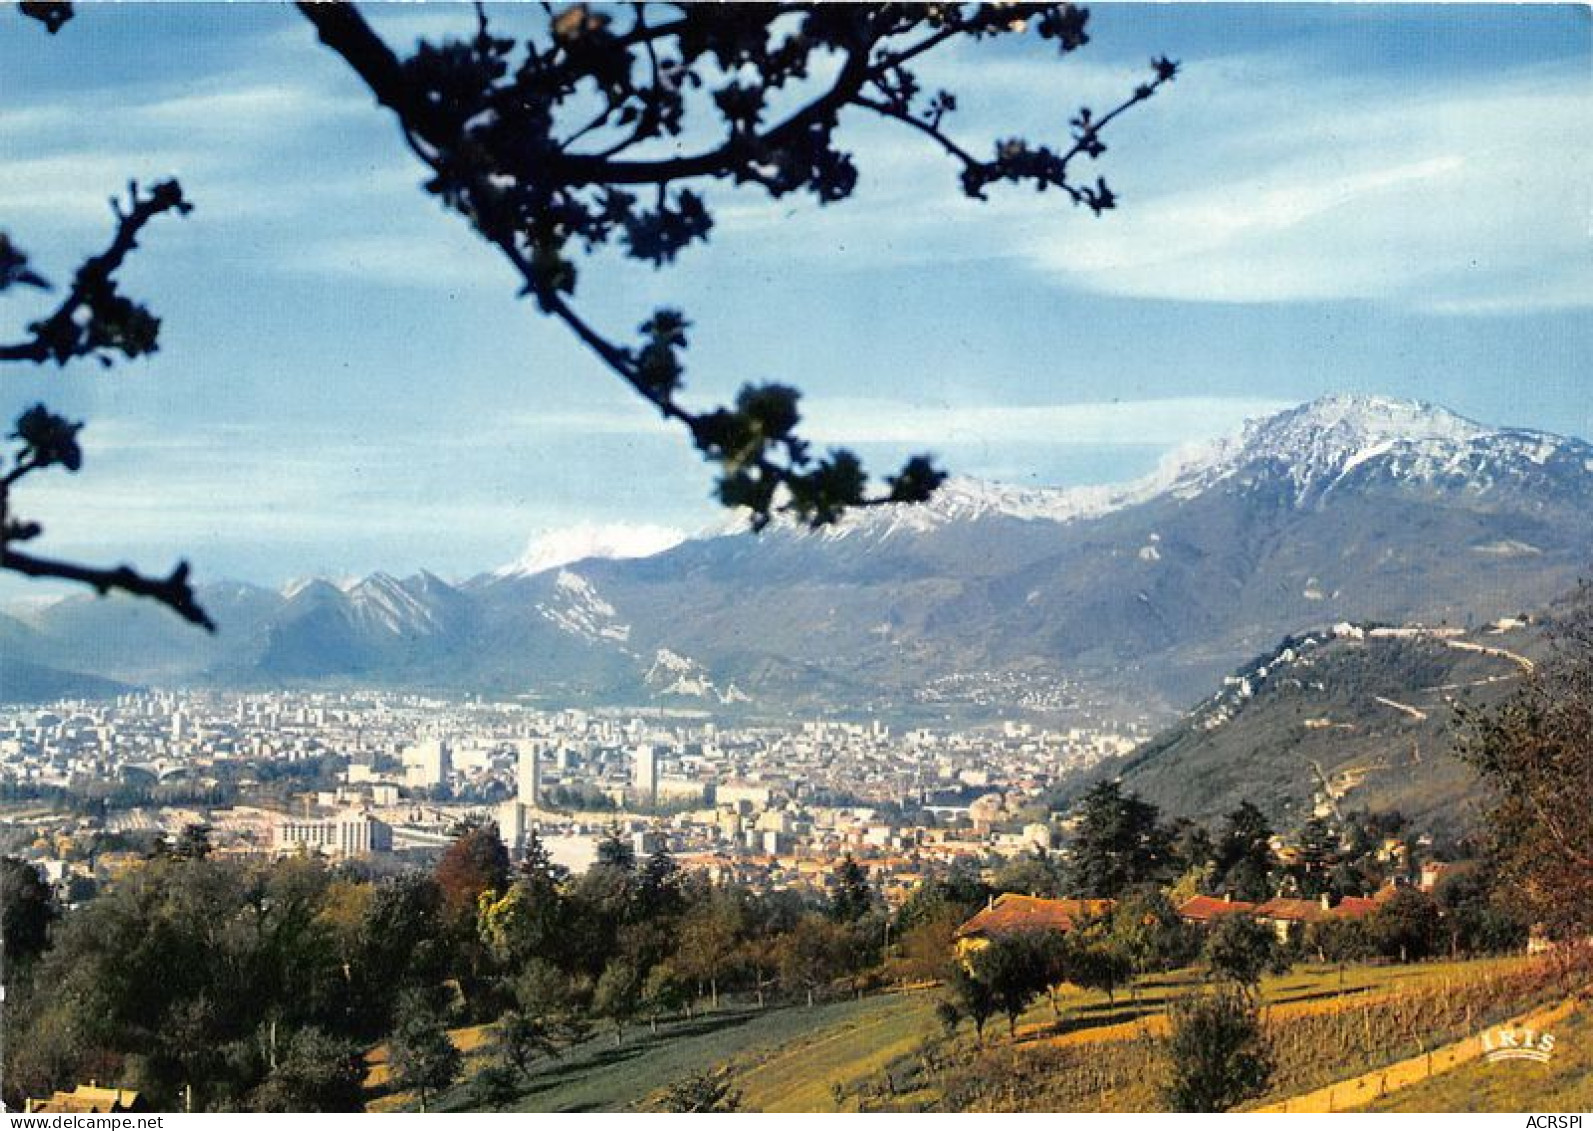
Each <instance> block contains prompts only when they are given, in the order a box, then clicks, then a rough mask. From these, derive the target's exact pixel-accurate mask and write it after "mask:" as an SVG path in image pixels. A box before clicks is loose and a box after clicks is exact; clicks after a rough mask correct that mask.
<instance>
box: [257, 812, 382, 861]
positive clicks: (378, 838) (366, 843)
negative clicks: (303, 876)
mask: <svg viewBox="0 0 1593 1131" xmlns="http://www.w3.org/2000/svg"><path fill="white" fill-rule="evenodd" d="M272 847H274V848H275V849H276V851H277V852H279V853H284V854H286V853H293V852H297V851H299V850H300V849H301V848H302V849H308V850H310V851H311V852H319V853H320V854H322V855H323V856H333V857H338V858H340V859H342V858H347V857H350V856H369V855H370V854H371V853H373V852H391V851H392V850H393V828H392V826H391V825H389V824H388V823H387V822H385V821H382V820H378V819H377V818H376V817H375V816H373V815H371V814H370V813H367V812H365V811H364V810H359V809H351V810H349V811H348V812H346V813H339V814H338V815H337V816H335V817H322V818H293V817H283V818H281V819H280V820H279V821H278V822H277V824H276V828H275V830H274V831H273V835H272Z"/></svg>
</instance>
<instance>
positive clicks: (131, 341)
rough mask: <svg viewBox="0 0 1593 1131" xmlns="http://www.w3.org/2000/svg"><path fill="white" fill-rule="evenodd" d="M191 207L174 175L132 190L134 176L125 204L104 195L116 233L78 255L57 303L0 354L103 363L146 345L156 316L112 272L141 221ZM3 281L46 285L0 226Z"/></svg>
mask: <svg viewBox="0 0 1593 1131" xmlns="http://www.w3.org/2000/svg"><path fill="white" fill-rule="evenodd" d="M192 209H193V206H192V205H191V204H189V203H188V201H186V200H185V199H183V190H182V186H181V185H179V184H178V183H177V182H176V181H174V180H171V181H161V182H159V183H158V184H156V185H155V186H154V187H153V188H152V189H150V191H149V192H148V193H147V194H146V193H141V192H140V191H139V188H138V182H136V181H134V182H132V183H131V184H129V185H128V186H127V205H126V207H125V208H124V207H123V205H122V202H121V201H119V200H116V199H112V201H111V211H112V212H113V213H114V214H115V216H116V233H115V235H114V236H113V237H112V239H111V243H110V246H109V247H107V248H106V249H105V250H104V251H103V252H101V253H100V254H99V255H96V256H93V257H92V258H90V259H87V260H85V261H84V263H83V265H82V266H81V267H79V268H78V269H77V273H76V275H75V276H74V277H73V279H72V288H71V290H69V291H68V292H67V294H66V297H65V298H64V299H62V301H61V304H60V305H59V306H58V307H56V309H55V311H54V312H53V313H51V314H50V315H49V316H48V317H45V318H41V319H40V320H39V321H37V322H33V323H30V324H29V326H28V337H27V338H26V339H24V340H22V341H19V342H13V343H10V344H5V345H0V361H30V362H37V363H43V362H47V361H53V362H55V363H56V364H57V365H65V364H66V363H67V362H68V361H72V360H74V359H76V358H80V357H93V358H94V359H95V360H97V361H98V362H99V363H100V364H101V365H104V366H107V367H109V366H110V365H111V364H112V358H111V354H112V353H113V352H115V353H120V354H121V355H122V356H123V357H126V358H129V359H131V358H135V357H140V356H142V355H144V354H149V353H154V352H155V350H156V349H157V348H158V347H157V339H158V337H159V335H160V319H159V318H157V317H155V316H154V315H153V314H151V313H150V312H149V310H148V308H146V307H144V306H143V305H141V304H140V303H136V302H133V301H132V300H131V299H129V298H127V297H126V296H124V295H123V294H122V293H121V291H120V290H119V289H118V288H117V285H116V272H117V271H119V270H120V269H121V267H122V264H123V263H124V262H125V261H126V259H127V256H128V253H129V252H131V251H132V250H133V249H134V248H136V247H137V246H138V234H139V232H141V231H142V230H143V228H144V225H146V224H148V223H149V222H150V221H151V220H153V219H154V218H155V217H156V216H159V215H161V214H162V213H163V212H176V213H177V214H178V215H182V216H186V215H187V214H188V213H189V212H190V211H192ZM11 283H20V284H26V285H28V286H32V287H36V288H40V289H45V288H48V286H49V284H48V283H47V282H46V281H45V280H44V279H43V278H42V277H41V276H39V275H37V274H35V273H34V272H32V271H30V270H28V269H27V256H26V255H24V254H23V253H22V252H21V251H20V250H19V249H18V248H16V247H15V246H14V245H13V244H12V243H11V241H10V239H9V238H8V237H7V236H5V235H4V234H3V233H0V290H4V289H6V287H7V286H9V285H10V284H11Z"/></svg>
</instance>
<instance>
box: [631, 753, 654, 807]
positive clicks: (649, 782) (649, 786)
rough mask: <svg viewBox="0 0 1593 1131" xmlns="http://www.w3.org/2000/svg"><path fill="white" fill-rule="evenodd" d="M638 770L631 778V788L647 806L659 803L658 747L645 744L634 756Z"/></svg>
mask: <svg viewBox="0 0 1593 1131" xmlns="http://www.w3.org/2000/svg"><path fill="white" fill-rule="evenodd" d="M633 757H634V758H635V763H636V769H635V772H634V773H633V775H632V777H631V788H632V789H634V790H635V791H636V793H637V796H638V797H640V798H641V800H642V802H643V803H645V804H647V805H653V804H656V803H657V801H658V747H656V746H654V745H653V744H652V743H650V742H644V743H642V744H641V745H640V746H638V747H637V748H636V752H635V754H634V755H633Z"/></svg>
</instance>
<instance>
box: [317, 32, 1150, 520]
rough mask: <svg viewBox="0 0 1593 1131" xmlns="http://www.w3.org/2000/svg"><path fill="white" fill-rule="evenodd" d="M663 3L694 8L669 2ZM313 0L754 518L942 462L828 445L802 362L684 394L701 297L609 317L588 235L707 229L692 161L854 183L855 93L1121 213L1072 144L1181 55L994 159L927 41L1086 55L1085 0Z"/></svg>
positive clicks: (962, 158) (875, 498) (949, 145)
mask: <svg viewBox="0 0 1593 1131" xmlns="http://www.w3.org/2000/svg"><path fill="white" fill-rule="evenodd" d="M658 8H673V9H675V10H674V11H672V12H671V13H670V15H669V16H668V17H667V18H657V19H653V18H650V15H651V14H652V13H653V12H654V10H655V9H658ZM299 10H300V11H301V12H302V13H303V14H304V16H305V18H306V19H307V20H308V21H309V22H310V23H311V24H312V25H313V26H314V27H315V29H316V32H317V33H318V35H319V37H320V39H321V41H322V43H324V44H325V45H326V46H328V47H329V48H331V49H332V50H333V51H334V52H336V53H337V54H338V55H339V56H340V57H342V58H343V59H344V61H345V62H347V63H348V65H349V66H350V67H351V68H352V69H353V70H354V72H355V73H356V74H357V75H358V76H359V77H360V79H361V80H362V81H363V82H364V83H365V85H366V86H367V87H368V88H369V89H370V91H371V93H372V94H373V95H375V97H376V100H377V101H378V102H379V103H380V104H381V105H383V106H386V107H387V108H388V109H390V110H391V111H392V112H393V113H394V114H395V115H396V116H397V118H398V121H399V125H400V127H401V129H402V132H403V136H404V140H405V142H406V143H407V144H408V145H409V147H410V148H411V150H413V152H414V153H415V154H416V156H417V157H418V158H419V159H420V160H421V161H422V162H424V163H425V164H426V165H427V167H428V168H429V169H430V170H431V172H432V179H431V180H430V181H429V182H428V183H427V186H426V187H427V189H428V191H430V192H432V193H434V194H435V195H437V196H438V197H440V198H441V199H442V200H443V202H444V203H445V204H446V205H447V206H448V207H450V208H452V209H453V210H454V211H456V212H458V213H459V214H460V215H462V216H464V217H465V218H466V219H467V220H468V221H469V222H470V223H471V225H472V226H473V227H474V228H475V229H476V231H477V233H478V234H479V235H480V236H481V237H482V238H484V239H485V240H487V241H488V242H489V243H491V244H492V245H493V246H494V247H496V248H498V249H499V251H500V252H502V254H503V255H504V257H505V258H506V259H507V260H508V261H509V263H510V264H511V265H512V266H513V267H514V269H515V270H516V271H517V272H518V273H519V275H520V277H521V279H522V282H523V290H522V293H523V294H525V295H527V296H529V297H532V298H534V299H535V300H536V301H537V304H538V306H539V307H540V308H541V309H542V311H543V312H544V313H547V314H550V315H552V316H553V317H555V318H557V319H558V320H559V321H561V322H563V323H564V324H565V326H567V327H568V328H569V329H570V330H571V332H573V333H574V334H575V336H576V337H577V338H578V339H580V341H581V342H582V343H583V344H585V345H586V346H587V347H588V348H589V349H590V350H591V351H592V352H593V353H594V354H596V355H597V357H598V358H599V359H600V360H601V361H602V362H603V363H604V364H605V365H606V366H607V367H608V368H609V369H610V370H612V371H613V372H614V373H615V374H616V375H617V376H618V377H620V379H621V380H623V381H624V382H625V383H626V384H627V385H629V386H630V387H631V388H632V389H633V390H634V391H635V392H636V393H637V394H639V395H640V396H641V397H643V398H644V399H646V400H647V401H648V402H649V403H651V404H652V405H653V406H654V407H655V408H656V409H657V410H658V412H659V413H660V415H662V416H663V417H664V418H665V419H667V420H672V421H675V422H677V423H679V424H681V425H682V426H684V427H685V428H686V430H687V431H688V433H689V434H690V436H691V438H692V441H693V443H694V444H695V445H696V447H697V449H698V450H699V451H700V452H701V453H702V454H703V455H704V456H705V457H706V458H707V459H708V460H710V461H711V462H713V463H716V464H718V465H719V466H720V468H721V471H720V474H719V479H718V487H717V492H718V496H719V499H720V501H721V502H723V503H724V504H725V505H727V506H732V507H745V508H746V509H747V511H748V513H749V515H750V516H751V522H752V525H753V526H754V528H760V527H762V526H764V525H765V524H766V523H767V522H768V521H769V520H770V518H771V517H772V516H773V515H775V514H777V513H781V512H784V513H788V514H790V515H792V516H793V517H795V518H796V519H798V520H800V521H802V522H805V523H807V524H809V525H813V526H819V525H824V524H827V523H831V522H834V521H835V520H836V519H838V518H839V517H840V516H841V515H842V514H843V513H844V512H845V510H846V509H847V508H849V507H858V506H875V505H879V504H884V503H902V502H921V501H923V500H925V499H927V498H928V497H929V496H930V495H931V494H932V493H933V492H934V490H935V489H936V487H938V486H939V485H940V483H941V482H942V481H943V480H944V478H945V474H944V473H943V472H942V471H940V470H939V469H938V468H937V467H936V466H935V465H934V463H933V462H932V460H931V459H930V458H929V457H927V456H915V457H913V458H912V459H911V460H909V461H908V462H907V463H906V464H905V465H904V466H903V467H902V469H901V470H900V471H899V472H898V473H897V474H896V475H894V476H891V477H888V478H887V479H886V481H885V484H884V490H882V491H881V490H876V491H873V492H870V490H869V487H868V476H867V475H866V474H865V472H864V470H863V467H862V464H861V462H860V461H859V460H858V458H857V457H856V456H855V455H854V454H852V453H851V452H849V451H845V450H834V451H831V452H829V453H827V454H825V455H823V456H818V455H816V454H815V453H814V452H813V450H812V448H811V446H810V445H809V443H808V442H807V441H806V440H804V439H802V438H801V437H800V435H799V434H798V431H797V426H798V425H799V423H800V422H801V414H800V412H799V410H798V407H797V404H798V400H799V397H800V394H799V393H798V391H797V390H796V389H794V388H791V387H790V386H788V385H783V384H774V383H769V384H761V385H757V384H749V385H746V386H744V387H743V388H742V389H741V391H740V393H738V394H737V396H736V398H735V400H734V402H733V403H732V404H731V405H728V406H723V407H720V408H715V409H711V410H693V409H690V408H687V407H686V406H685V405H683V404H682V403H681V401H680V400H679V399H678V395H679V393H680V392H681V390H682V388H683V386H684V376H685V368H684V364H683V361H682V354H683V352H684V351H685V349H686V346H687V331H688V329H689V327H690V323H689V322H688V321H687V319H686V317H685V315H684V314H683V313H681V312H680V311H678V310H673V309H660V310H656V311H654V313H653V315H652V317H650V318H649V319H647V320H646V321H645V322H643V323H642V324H641V326H640V327H639V330H638V334H639V341H638V342H637V343H636V344H634V345H626V344H623V343H622V342H620V341H618V340H616V339H614V338H613V337H611V336H609V335H606V334H604V333H603V332H601V331H599V330H598V329H597V328H595V327H594V326H593V325H592V324H591V323H590V322H589V321H587V320H586V319H585V318H584V317H582V316H581V315H580V314H579V313H578V311H577V310H576V308H575V306H574V304H573V301H572V300H573V296H574V294H575V288H576V280H577V275H578V271H577V267H576V263H575V256H576V254H577V253H578V252H580V251H584V252H587V253H590V252H593V251H595V250H597V249H598V248H600V247H604V246H607V245H609V244H611V243H616V242H617V243H618V244H620V245H621V248H622V250H623V251H624V253H625V254H626V255H628V256H630V257H631V258H633V259H637V260H641V261H643V262H647V263H651V264H652V265H653V266H655V267H662V266H664V265H665V264H667V263H671V262H673V261H674V260H675V258H676V257H677V256H678V255H679V253H680V252H681V251H683V250H685V249H686V248H687V247H688V246H690V245H691V244H693V243H696V242H705V241H706V240H707V238H708V236H709V233H710V231H711V230H712V227H713V218H712V215H711V213H710V211H709V209H708V205H707V203H706V201H705V200H704V198H703V197H702V196H701V195H700V193H699V192H698V191H696V188H695V187H694V186H688V185H686V184H683V183H682V182H696V181H701V180H709V181H715V180H717V181H727V182H729V183H731V184H734V185H745V184H752V185H756V186H759V187H761V188H762V189H763V190H764V191H765V192H767V193H768V194H769V195H770V196H772V197H781V196H784V195H786V194H788V193H792V192H797V191H806V192H811V193H812V194H813V195H814V196H815V197H816V198H817V199H818V201H819V202H820V203H821V204H831V203H835V202H837V201H841V200H844V199H846V198H847V197H848V196H850V195H851V194H852V191H853V189H854V188H855V187H856V184H857V175H858V174H857V168H856V166H855V164H854V163H853V160H852V156H851V154H850V153H847V152H845V151H843V150H842V149H840V148H839V147H838V146H837V144H836V141H835V131H836V129H837V128H838V125H839V122H840V117H841V114H842V112H843V111H845V110H847V109H848V108H854V107H855V108H858V109H862V110H867V111H869V112H871V113H873V114H876V115H879V116H881V117H883V118H886V119H887V120H892V121H896V122H900V123H901V124H903V125H904V126H907V127H909V128H911V129H913V130H915V131H917V132H918V133H921V134H924V135H926V136H928V137H929V138H931V139H932V140H933V141H934V142H935V143H936V144H938V145H939V146H940V147H941V148H942V149H943V150H945V151H946V152H947V153H948V154H950V155H951V156H952V157H953V158H955V159H956V161H957V162H958V163H959V165H960V178H961V186H962V189H963V191H964V193H966V194H967V195H968V196H970V197H972V198H975V199H980V200H982V199H985V196H986V189H987V188H988V187H989V186H990V185H992V184H995V183H998V182H1010V183H1028V184H1031V185H1033V186H1034V187H1036V188H1038V189H1042V190H1044V189H1047V188H1054V189H1058V190H1060V191H1061V192H1062V193H1064V194H1065V195H1066V196H1067V197H1068V198H1069V199H1070V200H1072V201H1073V202H1074V203H1075V204H1078V205H1081V206H1084V207H1086V208H1088V209H1090V211H1091V212H1093V213H1095V214H1100V213H1102V212H1104V211H1106V210H1108V209H1110V208H1112V207H1114V206H1115V205H1116V202H1117V198H1116V196H1115V195H1114V194H1113V192H1112V190H1111V189H1110V188H1109V187H1108V186H1107V184H1106V182H1105V181H1104V180H1103V179H1100V178H1097V179H1096V181H1095V182H1094V183H1093V184H1086V183H1076V182H1075V181H1074V180H1073V179H1072V177H1071V168H1070V167H1071V165H1072V163H1073V162H1074V161H1075V160H1077V159H1078V158H1080V157H1081V156H1082V157H1084V158H1087V159H1089V160H1094V159H1095V158H1098V157H1099V156H1100V155H1101V154H1102V153H1104V152H1105V149H1106V146H1105V144H1104V142H1103V141H1102V140H1101V132H1102V130H1103V129H1104V128H1105V127H1106V126H1107V125H1108V124H1109V123H1110V122H1112V121H1113V120H1114V119H1116V118H1117V117H1118V116H1119V115H1121V114H1123V113H1125V112H1126V111H1127V110H1128V109H1129V108H1131V107H1133V106H1135V105H1138V104H1139V103H1141V102H1144V101H1145V100H1147V99H1148V98H1150V97H1151V96H1152V95H1154V94H1155V93H1156V91H1157V90H1158V89H1160V87H1162V86H1163V85H1164V84H1166V83H1167V82H1170V81H1171V80H1172V79H1173V77H1174V76H1175V75H1176V74H1177V70H1178V67H1177V64H1175V63H1173V62H1172V61H1170V60H1168V59H1164V58H1159V59H1155V60H1153V61H1152V64H1151V70H1152V77H1151V79H1150V80H1149V81H1147V82H1144V83H1142V84H1140V85H1139V86H1137V87H1136V88H1135V89H1134V91H1133V93H1132V94H1131V95H1130V96H1129V97H1128V98H1127V99H1125V100H1124V101H1123V102H1122V103H1121V104H1119V105H1117V106H1116V107H1114V108H1113V109H1112V110H1110V111H1109V112H1107V113H1106V114H1104V115H1102V116H1100V117H1095V116H1094V115H1093V114H1092V112H1091V111H1090V110H1089V108H1087V107H1086V108H1083V109H1081V110H1079V111H1078V113H1077V114H1076V115H1075V117H1074V118H1073V119H1072V123H1071V124H1072V136H1071V139H1070V141H1069V144H1067V145H1066V146H1064V147H1060V148H1052V147H1048V146H1043V145H1039V146H1036V145H1031V144H1030V143H1029V142H1027V141H1025V140H1023V139H1021V138H1009V139H1004V140H1000V141H998V142H996V143H995V144H994V146H993V155H992V156H991V157H990V159H988V160H981V159H978V158H976V157H974V156H973V154H972V151H971V150H969V149H968V148H966V147H965V146H963V145H961V144H959V143H958V142H956V141H954V140H953V139H952V138H951V137H950V135H949V133H948V132H947V131H946V129H945V126H944V122H945V119H946V117H947V116H948V115H949V114H950V113H952V112H953V111H954V110H955V109H956V98H955V96H954V95H953V94H952V93H950V92H948V91H939V92H936V93H935V94H933V95H931V96H927V97H926V96H925V95H924V92H923V91H922V88H921V86H920V84H919V82H918V79H917V77H916V75H915V74H914V73H913V71H912V70H911V69H910V68H909V66H908V64H909V63H912V62H913V61H915V60H917V59H919V58H921V57H922V56H925V55H927V54H929V53H930V52H933V51H934V50H936V49H937V48H942V47H943V46H945V45H947V44H950V43H953V42H954V41H957V40H959V39H965V40H982V39H986V38H992V37H996V36H1001V35H1013V34H1021V33H1024V32H1026V31H1029V30H1033V31H1034V32H1035V33H1036V34H1037V35H1038V36H1039V37H1040V38H1041V39H1044V40H1048V41H1051V42H1054V43H1055V44H1056V45H1057V47H1058V48H1059V49H1060V52H1061V53H1062V54H1063V55H1066V54H1068V53H1070V52H1072V51H1074V50H1077V49H1078V48H1079V47H1082V46H1083V45H1084V44H1085V43H1087V42H1088V40H1089V37H1088V35H1087V33H1086V30H1085V28H1086V23H1087V20H1088V12H1087V11H1085V10H1084V9H1082V8H1077V7H1074V6H1073V5H1071V4H1009V5H1002V6H999V7H997V6H987V5H978V4H932V5H916V4H872V5H859V4H834V5H818V4H728V5H719V4H704V5H689V6H665V5H647V4H633V5H630V6H629V8H628V9H625V11H628V13H629V14H628V19H627V21H626V22H627V23H628V26H627V27H625V28H623V29H620V28H617V27H616V26H615V24H616V19H617V17H616V16H615V15H611V14H610V13H609V12H608V11H600V10H597V9H595V8H590V7H588V6H586V5H584V4H577V5H574V6H572V7H568V8H565V9H563V10H562V11H558V12H554V11H553V10H552V9H551V8H549V9H548V26H547V31H546V33H545V35H542V36H533V37H528V38H527V39H525V40H524V41H523V42H518V43H517V42H516V41H515V40H513V39H506V38H500V37H498V36H495V35H493V34H492V31H491V29H490V28H489V26H488V21H487V17H486V14H485V11H484V10H483V9H482V8H480V6H478V7H477V21H476V33H475V35H474V36H473V37H472V38H471V39H469V40H464V41H461V40H450V41H446V42H443V43H436V44H434V43H428V42H422V43H421V44H420V45H419V46H418V48H417V49H416V51H415V53H414V54H413V55H411V56H410V57H408V58H400V57H399V56H398V55H397V54H395V53H394V52H393V50H392V49H391V48H390V47H389V46H388V45H387V44H386V43H385V42H384V41H383V40H382V39H381V37H380V36H378V35H377V34H376V32H375V31H374V30H373V29H372V28H371V27H370V25H369V24H368V23H367V22H366V21H365V19H364V17H363V16H361V15H360V13H359V11H358V10H357V9H356V8H354V7H353V6H352V5H350V4H341V3H330V4H329V3H301V4H299ZM828 60H834V61H835V62H836V63H838V66H836V67H835V69H834V75H833V77H832V78H830V79H828V80H827V81H818V80H816V79H815V77H814V76H815V71H816V70H818V69H819V68H818V67H816V66H815V64H816V63H819V64H822V63H824V62H826V61H828ZM792 94H797V95H801V96H802V97H800V98H798V99H797V101H796V106H795V108H794V109H791V110H789V111H788V112H786V113H785V116H784V117H783V118H781V119H779V120H778V121H776V122H773V123H771V124H768V125H765V124H764V118H765V116H766V115H767V114H768V113H769V112H770V110H771V108H772V106H773V105H774V103H776V102H780V103H781V104H783V105H784V104H789V103H790V101H791V99H790V97H789V96H790V95H792ZM704 113H707V114H711V115H712V116H713V118H714V119H716V126H717V127H718V129H719V131H721V137H720V140H718V141H717V142H714V143H711V144H708V145H706V146H703V147H700V148H698V149H696V150H695V151H694V152H691V153H687V154H679V153H673V152H669V151H670V150H673V149H675V148H677V146H678V142H679V139H681V138H682V137H683V136H684V133H685V129H686V122H687V119H688V116H692V115H696V116H701V115H702V114H704ZM633 189H639V190H642V191H641V192H640V193H638V192H636V191H632V190H633ZM648 190H650V191H648ZM644 198H650V203H649V202H645V201H644Z"/></svg>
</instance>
